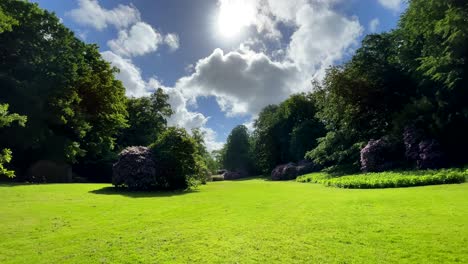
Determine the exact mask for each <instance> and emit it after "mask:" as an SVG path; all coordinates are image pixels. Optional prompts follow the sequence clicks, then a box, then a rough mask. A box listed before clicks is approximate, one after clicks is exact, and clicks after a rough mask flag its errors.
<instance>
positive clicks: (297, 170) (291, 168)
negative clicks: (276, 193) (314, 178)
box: [271, 161, 316, 181]
mask: <svg viewBox="0 0 468 264" xmlns="http://www.w3.org/2000/svg"><path fill="white" fill-rule="evenodd" d="M315 168H316V166H314V164H313V163H312V162H309V161H300V162H299V163H298V164H295V163H292V162H291V163H287V164H282V165H278V166H277V167H276V168H275V169H273V171H272V172H271V179H272V180H274V181H287V180H294V179H296V177H297V176H300V175H304V174H306V173H311V172H313V171H315Z"/></svg>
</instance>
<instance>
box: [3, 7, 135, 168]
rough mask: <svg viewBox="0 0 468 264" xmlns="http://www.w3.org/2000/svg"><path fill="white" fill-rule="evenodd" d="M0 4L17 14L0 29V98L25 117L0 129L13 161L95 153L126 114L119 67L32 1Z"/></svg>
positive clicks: (111, 140) (111, 139) (105, 148)
mask: <svg viewBox="0 0 468 264" xmlns="http://www.w3.org/2000/svg"><path fill="white" fill-rule="evenodd" d="M0 9H1V10H3V13H4V14H5V15H7V16H9V17H11V18H12V19H13V20H14V21H16V22H17V23H14V24H12V27H11V31H5V32H3V33H1V34H0V43H1V44H0V87H2V89H1V91H0V100H1V101H3V102H7V103H9V104H10V107H11V109H12V110H13V111H14V112H17V113H19V114H21V115H26V116H28V119H29V122H28V126H27V127H26V128H25V129H17V128H14V127H12V128H9V129H5V130H3V131H2V132H1V133H0V143H1V144H2V145H5V146H8V147H10V148H11V149H13V150H14V152H15V154H17V157H18V159H16V158H15V160H18V162H16V164H17V165H18V166H20V167H23V168H24V167H25V166H28V164H30V163H32V162H34V161H35V160H38V159H51V160H59V161H67V162H75V161H76V160H77V159H78V158H80V157H83V156H85V158H87V159H97V158H99V157H100V156H102V155H105V154H106V153H108V152H109V151H111V150H112V149H113V148H114V146H115V138H116V134H117V132H118V131H119V130H120V129H122V128H123V127H125V126H126V115H127V113H126V109H125V89H124V87H123V86H122V84H121V82H120V81H117V80H116V79H115V77H114V73H115V72H116V71H117V70H116V69H113V68H111V67H110V64H109V63H107V62H106V61H104V60H103V59H102V58H101V55H100V53H99V51H98V47H97V46H96V45H87V44H85V43H83V42H82V41H80V40H79V39H77V38H76V37H75V36H74V34H73V32H71V31H70V30H69V29H67V28H66V27H64V26H63V25H62V24H61V23H60V21H59V19H58V18H57V17H56V16H55V15H54V14H52V13H49V12H48V11H45V10H42V9H40V8H39V7H38V5H37V4H32V3H28V2H26V1H15V0H5V1H1V2H0Z"/></svg>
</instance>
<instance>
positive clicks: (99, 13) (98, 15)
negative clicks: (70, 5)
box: [67, 0, 140, 30]
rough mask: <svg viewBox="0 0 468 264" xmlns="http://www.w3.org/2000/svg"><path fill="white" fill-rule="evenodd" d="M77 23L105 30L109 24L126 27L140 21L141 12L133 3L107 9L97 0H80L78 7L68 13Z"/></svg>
mask: <svg viewBox="0 0 468 264" xmlns="http://www.w3.org/2000/svg"><path fill="white" fill-rule="evenodd" d="M67 15H68V16H70V17H71V18H72V19H73V20H74V21H75V22H76V23H78V24H81V25H84V26H91V27H94V28H95V29H97V30H103V29H105V28H106V27H107V26H108V25H112V26H115V27H117V28H125V27H128V26H130V25H131V24H133V23H136V22H138V21H140V12H139V11H138V9H136V8H135V7H134V6H133V5H118V6H117V7H116V8H113V9H105V8H103V7H101V6H100V5H99V2H98V1H97V0H78V8H76V9H73V10H71V11H70V12H68V13H67Z"/></svg>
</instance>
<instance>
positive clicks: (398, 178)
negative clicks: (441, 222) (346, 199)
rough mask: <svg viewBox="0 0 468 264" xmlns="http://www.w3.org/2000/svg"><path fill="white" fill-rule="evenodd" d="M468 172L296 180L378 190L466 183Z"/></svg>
mask: <svg viewBox="0 0 468 264" xmlns="http://www.w3.org/2000/svg"><path fill="white" fill-rule="evenodd" d="M467 176H468V170H462V169H444V170H428V171H404V172H380V173H367V174H356V175H348V176H342V177H332V176H330V175H328V174H326V173H311V174H307V175H303V176H300V177H298V178H297V179H296V181H298V182H303V183H308V182H310V183H322V184H324V185H326V186H333V187H339V188H349V189H378V188H399V187H412V186H425V185H437V184H454V183H462V182H465V181H466V178H467Z"/></svg>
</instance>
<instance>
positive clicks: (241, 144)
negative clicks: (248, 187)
mask: <svg viewBox="0 0 468 264" xmlns="http://www.w3.org/2000/svg"><path fill="white" fill-rule="evenodd" d="M221 159H222V165H223V167H224V168H225V169H227V170H230V171H240V172H249V171H251V169H252V159H251V141H250V135H249V132H248V130H247V127H245V126H244V125H240V126H237V127H235V128H234V129H233V130H232V131H231V134H229V136H228V138H227V142H226V145H225V146H224V149H223V150H222V157H221Z"/></svg>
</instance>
